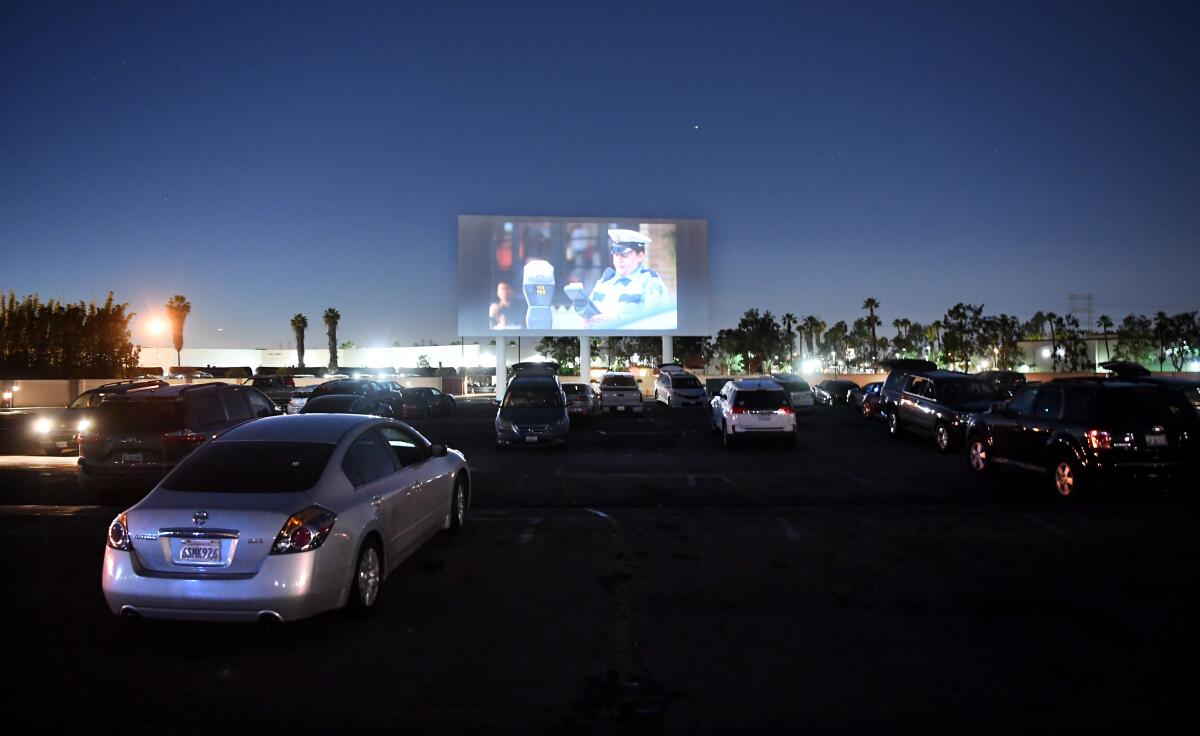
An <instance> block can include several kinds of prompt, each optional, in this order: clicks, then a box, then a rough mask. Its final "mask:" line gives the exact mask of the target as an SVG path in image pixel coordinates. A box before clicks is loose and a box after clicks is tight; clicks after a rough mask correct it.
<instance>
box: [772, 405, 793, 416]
mask: <svg viewBox="0 0 1200 736" xmlns="http://www.w3.org/2000/svg"><path fill="white" fill-rule="evenodd" d="M775 413H776V414H791V413H792V407H790V406H788V405H787V404H784V405H783V406H781V407H779V408H778V409H776V410H775Z"/></svg>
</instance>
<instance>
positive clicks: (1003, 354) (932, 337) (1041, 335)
mask: <svg viewBox="0 0 1200 736" xmlns="http://www.w3.org/2000/svg"><path fill="white" fill-rule="evenodd" d="M879 307H880V303H879V301H878V300H877V299H875V298H868V299H866V300H864V301H863V307H862V308H863V310H864V311H866V312H867V314H866V315H864V316H863V317H860V318H858V319H855V320H853V321H851V322H850V323H847V322H846V321H844V320H839V321H838V322H835V323H833V324H832V325H830V324H827V323H826V322H825V321H824V320H823V319H821V318H820V317H819V316H817V315H806V316H803V317H797V316H796V315H795V314H792V313H786V314H783V315H782V316H776V315H775V314H773V313H772V312H771V311H770V310H758V309H749V310H746V312H745V313H744V314H743V315H742V317H741V319H740V320H739V321H738V323H737V324H736V325H734V326H732V327H729V328H726V329H722V330H719V331H718V332H717V334H716V335H715V336H700V337H676V338H674V344H673V348H674V353H675V356H676V358H677V359H681V360H686V359H695V360H697V361H702V362H703V363H704V364H706V365H708V364H712V363H715V364H716V368H717V370H718V371H720V372H722V373H727V374H738V373H755V374H757V373H768V372H771V371H775V370H785V371H786V370H791V369H792V367H794V366H796V365H797V364H798V363H801V362H809V361H817V362H818V363H819V366H820V371H821V372H826V373H847V372H853V371H873V370H877V369H878V367H879V364H880V361H882V360H885V359H888V358H923V359H927V360H930V361H933V362H934V363H937V364H938V365H941V366H946V367H950V368H956V369H959V370H963V371H970V370H972V369H973V368H974V367H976V366H981V365H982V364H984V363H986V365H987V367H988V368H992V369H996V370H1015V369H1016V368H1018V367H1019V366H1023V365H1024V366H1028V367H1029V368H1030V369H1031V370H1035V371H1052V372H1062V371H1070V372H1075V371H1090V370H1093V363H1094V361H1093V359H1094V356H1092V355H1091V354H1089V351H1088V344H1087V338H1088V337H1089V335H1088V334H1087V332H1086V330H1085V329H1084V328H1083V326H1081V325H1080V323H1079V321H1078V320H1077V319H1076V318H1075V317H1074V316H1073V315H1070V314H1065V315H1060V314H1056V313H1054V312H1042V311H1038V312H1035V313H1034V315H1033V316H1032V317H1031V318H1030V319H1028V320H1021V319H1020V318H1018V317H1016V316H1014V315H1011V314H1004V313H1001V314H986V313H985V312H984V305H982V304H966V303H959V304H955V305H954V306H953V307H951V308H949V309H948V310H946V313H945V314H944V315H943V316H942V318H941V319H937V320H933V321H932V322H930V323H928V324H922V323H920V322H918V321H916V320H911V319H907V318H896V319H893V320H892V322H891V326H892V328H893V329H894V330H895V333H894V334H892V335H887V334H880V332H879V329H880V328H881V327H883V323H882V320H881V319H880V317H879V315H878V310H879ZM1096 324H1097V327H1098V328H1099V330H1098V331H1097V332H1095V333H1092V335H1090V336H1091V337H1094V338H1096V339H1098V340H1101V341H1102V342H1103V344H1104V346H1105V349H1104V352H1105V354H1106V355H1109V356H1111V357H1112V358H1113V359H1115V360H1126V361H1130V362H1135V363H1140V364H1144V365H1157V366H1158V369H1159V370H1160V371H1162V370H1166V369H1167V367H1168V366H1170V368H1173V369H1174V370H1175V371H1182V370H1183V369H1184V367H1185V366H1186V365H1187V364H1188V363H1189V362H1191V361H1194V360H1197V359H1200V320H1198V319H1197V312H1182V313H1180V314H1175V315H1168V314H1166V313H1165V312H1157V313H1156V314H1155V315H1153V316H1152V317H1150V316H1146V315H1141V314H1129V315H1127V316H1125V317H1124V318H1123V319H1122V320H1121V322H1120V323H1115V322H1114V321H1113V320H1112V319H1111V318H1110V317H1109V316H1108V315H1100V317H1099V319H1098V320H1097V323H1096ZM1029 340H1045V341H1048V342H1049V343H1050V346H1049V347H1050V355H1049V357H1048V358H1047V357H1043V356H1041V355H1026V354H1025V353H1024V351H1023V350H1022V349H1021V347H1020V343H1021V342H1022V341H1029ZM537 349H538V352H540V353H541V354H542V355H545V356H547V357H549V358H551V359H552V360H555V361H557V362H559V363H560V364H562V365H563V366H565V367H578V364H579V341H578V340H577V339H576V338H573V337H549V338H544V339H542V340H541V342H539V343H538V345H537ZM592 354H593V355H599V356H602V357H603V358H604V359H605V361H606V362H607V363H608V364H609V365H613V366H624V365H628V364H629V363H631V362H633V361H635V360H636V361H637V362H640V363H642V364H653V363H656V362H659V361H661V356H662V343H661V340H660V338H658V337H621V338H607V339H606V338H592Z"/></svg>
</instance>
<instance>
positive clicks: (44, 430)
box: [32, 380, 167, 455]
mask: <svg viewBox="0 0 1200 736" xmlns="http://www.w3.org/2000/svg"><path fill="white" fill-rule="evenodd" d="M166 385H167V382H166V381H158V380H151V381H113V382H112V383H106V384H104V385H103V386H97V387H96V388H93V389H89V390H87V391H84V392H83V393H81V394H79V395H78V396H76V397H75V399H74V400H73V401H72V402H71V403H70V404H69V405H67V406H66V407H64V408H61V409H39V410H38V411H36V412H34V413H33V414H32V420H33V423H32V428H33V434H34V436H35V437H36V438H37V441H38V444H39V445H40V446H41V448H42V450H44V451H45V452H46V454H47V455H58V454H60V453H62V452H64V451H71V450H74V449H75V448H76V443H75V436H76V435H77V434H78V433H79V432H80V431H84V430H87V428H88V427H89V426H90V424H91V414H92V411H93V410H95V408H96V407H98V406H100V402H102V401H104V400H105V399H106V398H108V397H109V396H117V395H120V394H124V393H128V392H130V391H144V390H149V389H155V388H162V387H163V386H166Z"/></svg>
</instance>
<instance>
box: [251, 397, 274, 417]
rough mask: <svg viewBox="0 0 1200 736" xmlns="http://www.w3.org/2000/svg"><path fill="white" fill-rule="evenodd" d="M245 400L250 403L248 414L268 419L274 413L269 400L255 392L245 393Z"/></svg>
mask: <svg viewBox="0 0 1200 736" xmlns="http://www.w3.org/2000/svg"><path fill="white" fill-rule="evenodd" d="M246 400H247V401H249V402H250V413H251V414H253V415H254V416H256V417H269V416H271V415H273V414H274V413H275V405H274V404H273V403H271V400H270V399H268V398H267V397H266V396H263V395H262V394H260V393H259V392H257V391H247V392H246Z"/></svg>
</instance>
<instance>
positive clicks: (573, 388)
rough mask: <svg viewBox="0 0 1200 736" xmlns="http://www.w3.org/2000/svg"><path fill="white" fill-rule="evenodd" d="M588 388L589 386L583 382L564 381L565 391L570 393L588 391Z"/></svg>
mask: <svg viewBox="0 0 1200 736" xmlns="http://www.w3.org/2000/svg"><path fill="white" fill-rule="evenodd" d="M587 390H588V388H587V386H584V385H583V384H582V383H564V384H563V391H565V392H567V393H569V394H582V393H587Z"/></svg>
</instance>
